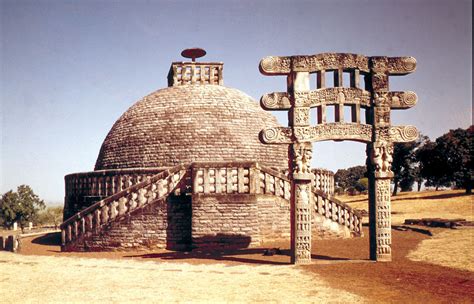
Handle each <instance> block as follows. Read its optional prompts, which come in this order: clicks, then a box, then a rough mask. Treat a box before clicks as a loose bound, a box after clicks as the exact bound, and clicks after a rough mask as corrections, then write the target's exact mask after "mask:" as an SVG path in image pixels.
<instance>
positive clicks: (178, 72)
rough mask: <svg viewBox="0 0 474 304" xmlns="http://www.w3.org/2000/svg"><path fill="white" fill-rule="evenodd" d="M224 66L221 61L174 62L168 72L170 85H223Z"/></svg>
mask: <svg viewBox="0 0 474 304" xmlns="http://www.w3.org/2000/svg"><path fill="white" fill-rule="evenodd" d="M222 67H223V63H219V62H212V63H211V62H173V63H172V64H171V68H170V71H169V73H168V86H169V87H174V86H179V85H187V84H216V85H223V84H224V82H223V77H222Z"/></svg>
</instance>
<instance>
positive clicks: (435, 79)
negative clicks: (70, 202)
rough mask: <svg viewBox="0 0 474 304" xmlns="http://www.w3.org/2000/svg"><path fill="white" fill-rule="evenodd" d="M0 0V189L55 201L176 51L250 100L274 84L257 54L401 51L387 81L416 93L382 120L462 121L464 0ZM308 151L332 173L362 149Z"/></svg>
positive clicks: (467, 77) (338, 146)
mask: <svg viewBox="0 0 474 304" xmlns="http://www.w3.org/2000/svg"><path fill="white" fill-rule="evenodd" d="M0 2H1V15H0V18H1V36H0V37H1V60H0V63H1V79H0V80H1V89H0V91H1V103H0V113H1V115H0V126H1V128H0V133H1V142H0V148H1V149H0V192H2V193H3V192H6V191H8V190H9V189H14V188H16V187H17V186H18V185H20V184H29V185H31V186H32V187H33V189H34V191H35V192H36V193H37V194H39V195H40V197H41V198H43V199H45V200H47V201H49V202H61V201H62V200H63V197H64V175H66V174H68V173H73V172H83V171H91V170H93V167H94V164H95V160H96V157H97V155H98V152H99V148H100V145H101V143H102V141H103V140H104V138H105V136H106V135H107V132H108V131H109V130H110V128H111V127H112V125H113V123H114V122H115V120H117V119H118V118H119V116H120V115H121V114H122V113H123V112H124V111H126V109H127V108H128V107H130V106H131V105H132V104H133V103H134V102H135V101H137V100H139V99H140V98H141V97H143V96H145V95H147V94H149V93H150V92H153V91H155V90H157V89H159V88H163V87H165V86H166V85H167V82H166V75H167V73H168V70H169V67H170V63H171V62H172V61H181V60H183V59H182V58H181V57H180V52H181V50H182V49H184V48H188V47H195V46H198V47H202V48H204V49H206V50H207V52H208V55H207V56H206V57H205V58H204V59H203V60H205V61H223V62H224V82H225V85H226V86H230V87H234V88H238V89H240V90H242V91H244V92H246V93H247V94H249V95H250V96H252V97H253V98H255V99H257V100H258V99H259V98H260V96H261V95H262V94H264V93H269V92H273V91H284V90H285V89H286V80H285V78H284V77H268V76H263V75H261V74H260V73H259V71H258V63H259V61H260V59H261V58H263V57H264V56H268V55H297V54H315V53H322V52H351V53H360V54H364V55H386V56H414V57H416V58H417V61H418V66H417V71H416V72H415V73H413V74H409V75H407V76H403V77H392V78H391V88H390V89H391V90H412V91H415V92H416V93H417V94H418V97H419V101H418V104H417V105H416V106H415V107H414V108H412V109H408V110H402V111H393V112H392V113H393V114H392V123H393V124H394V125H401V124H413V125H416V126H417V127H418V129H419V130H420V131H421V132H422V133H423V134H426V135H429V136H430V138H432V139H434V138H436V137H438V136H440V135H442V134H444V133H446V132H447V131H448V130H449V129H453V128H458V127H463V128H466V127H467V126H468V125H470V124H471V114H472V46H471V45H472V15H471V11H472V3H471V1H470V0H445V1H428V0H426V1H418V0H409V1H386V0H371V1H355V0H354V1H350V0H346V1H329V0H328V1H289V0H287V1H257V0H254V1H243V0H240V1H222V0H221V1H131V0H130V1H40V0H35V1H18V0H15V1H4V0H0ZM278 118H279V121H280V122H281V123H282V124H283V125H287V121H286V116H285V115H281V114H279V115H278ZM313 159H314V161H313V165H314V166H318V167H325V168H328V169H331V170H337V169H338V168H345V167H349V166H353V165H358V164H364V162H365V145H363V144H359V143H350V142H344V143H334V142H325V143H317V144H315V145H314V155H313Z"/></svg>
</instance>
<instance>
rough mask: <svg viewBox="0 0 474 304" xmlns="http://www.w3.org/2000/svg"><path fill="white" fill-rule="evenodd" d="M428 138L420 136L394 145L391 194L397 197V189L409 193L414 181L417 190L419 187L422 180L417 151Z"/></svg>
mask: <svg viewBox="0 0 474 304" xmlns="http://www.w3.org/2000/svg"><path fill="white" fill-rule="evenodd" d="M427 141H429V138H428V137H427V136H423V135H421V136H420V137H419V138H418V140H416V141H414V142H408V143H396V144H395V145H394V148H393V162H392V171H393V174H394V178H393V185H394V186H393V193H392V195H393V196H395V195H397V192H398V188H400V189H401V191H411V190H412V188H413V184H414V183H415V181H417V182H418V190H419V189H420V187H421V183H422V182H423V179H422V177H421V175H420V172H419V163H418V159H417V157H416V156H417V154H416V153H417V150H418V149H419V148H420V147H421V146H422V145H424V144H425V143H426V142H427Z"/></svg>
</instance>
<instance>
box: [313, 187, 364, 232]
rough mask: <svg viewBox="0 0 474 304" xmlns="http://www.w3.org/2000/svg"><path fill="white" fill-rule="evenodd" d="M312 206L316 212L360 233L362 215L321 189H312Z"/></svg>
mask: <svg viewBox="0 0 474 304" xmlns="http://www.w3.org/2000/svg"><path fill="white" fill-rule="evenodd" d="M313 193H314V195H315V197H314V198H315V202H314V208H315V211H316V212H317V213H318V214H321V215H322V216H325V217H326V218H328V219H331V220H332V221H334V222H337V223H339V224H340V225H343V226H346V227H347V228H349V230H350V231H352V232H353V233H354V234H355V235H357V236H361V235H362V215H360V214H359V213H358V212H357V211H355V210H353V209H352V208H351V207H349V206H348V205H346V204H345V203H343V202H341V201H339V200H337V199H335V198H334V197H331V196H329V195H327V194H326V193H324V192H323V191H321V190H316V189H313Z"/></svg>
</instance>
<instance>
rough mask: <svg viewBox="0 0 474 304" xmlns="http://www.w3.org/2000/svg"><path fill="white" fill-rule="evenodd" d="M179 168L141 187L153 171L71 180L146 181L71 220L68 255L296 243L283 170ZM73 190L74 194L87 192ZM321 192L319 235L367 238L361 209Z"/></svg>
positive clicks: (248, 165)
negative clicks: (292, 238) (292, 237)
mask: <svg viewBox="0 0 474 304" xmlns="http://www.w3.org/2000/svg"><path fill="white" fill-rule="evenodd" d="M177 168H178V169H176V168H171V169H168V170H165V171H163V169H160V171H161V172H160V173H158V174H155V175H153V176H151V177H146V178H143V177H142V178H141V180H142V181H141V182H138V180H140V176H147V174H151V171H148V172H137V174H136V175H135V177H130V176H132V175H131V173H130V172H124V171H122V170H120V171H117V172H113V174H112V173H111V172H106V173H107V174H105V173H99V174H96V175H94V173H92V174H76V175H70V176H68V177H67V179H68V180H69V181H72V180H73V179H76V180H80V179H81V178H82V179H83V180H87V182H89V179H91V180H92V182H96V183H99V181H101V180H102V181H104V180H105V181H106V182H107V181H110V182H108V184H109V185H110V184H112V182H111V181H114V180H119V181H123V180H124V179H126V180H130V181H131V182H130V183H131V184H133V183H134V181H137V182H138V183H136V184H134V185H133V186H131V187H129V188H126V189H124V190H122V191H119V192H117V193H115V194H113V195H111V196H108V197H107V198H105V199H102V200H100V201H99V202H96V203H94V204H93V205H92V206H90V207H87V208H86V209H85V210H82V211H80V212H77V213H75V215H74V216H73V217H71V218H69V219H68V220H67V221H66V222H64V223H63V224H62V226H61V227H62V238H63V244H64V250H115V249H126V248H136V247H145V248H152V247H153V248H157V247H161V248H165V247H166V248H169V249H174V248H179V247H187V246H191V244H192V246H195V247H209V246H211V247H212V246H226V247H229V246H234V247H248V246H258V245H261V244H262V243H264V242H270V241H275V240H278V241H284V240H288V237H289V235H290V212H289V211H290V203H289V199H290V182H289V180H288V178H287V177H286V176H285V175H284V174H283V173H281V172H279V171H277V170H274V169H271V168H267V167H263V166H260V165H259V164H257V163H255V162H235V163H233V162H216V163H211V162H206V163H193V164H191V165H189V166H179V167H177ZM124 176H127V177H126V178H123V177H124ZM319 176H322V177H321V179H320V182H319V185H324V183H323V182H321V181H322V180H323V177H324V178H325V179H326V182H325V183H326V185H327V184H329V182H327V180H330V178H331V175H330V174H328V173H327V172H321V173H319ZM104 177H105V179H104ZM107 177H109V178H108V179H107ZM129 177H130V178H129ZM94 178H95V179H94ZM77 184H78V182H74V183H73V185H77ZM79 184H80V183H79ZM116 184H117V183H115V182H113V185H116ZM69 187H71V188H68V189H70V190H71V192H74V191H77V189H81V188H80V187H77V188H73V187H72V186H69ZM122 187H123V186H122ZM95 189H96V190H94V191H98V190H100V189H107V187H96V188H95ZM112 189H116V188H112ZM313 190H314V191H313V195H314V199H313V202H314V208H313V209H314V210H313V222H314V223H315V225H313V235H314V237H315V238H327V237H349V236H351V234H352V235H360V234H361V220H360V216H359V215H358V214H357V213H356V212H354V211H353V210H352V209H351V208H350V207H348V206H347V205H345V204H343V203H341V202H339V201H337V200H335V199H333V198H332V197H331V196H330V195H328V194H326V193H324V192H323V191H321V190H316V189H313ZM114 191H115V190H114ZM75 193H77V192H75ZM81 193H82V194H84V192H81ZM90 193H91V194H101V193H103V192H90ZM132 211H133V213H132ZM125 219H126V220H125ZM99 231H100V233H99ZM76 240H77V241H76ZM80 240H83V241H80Z"/></svg>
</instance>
